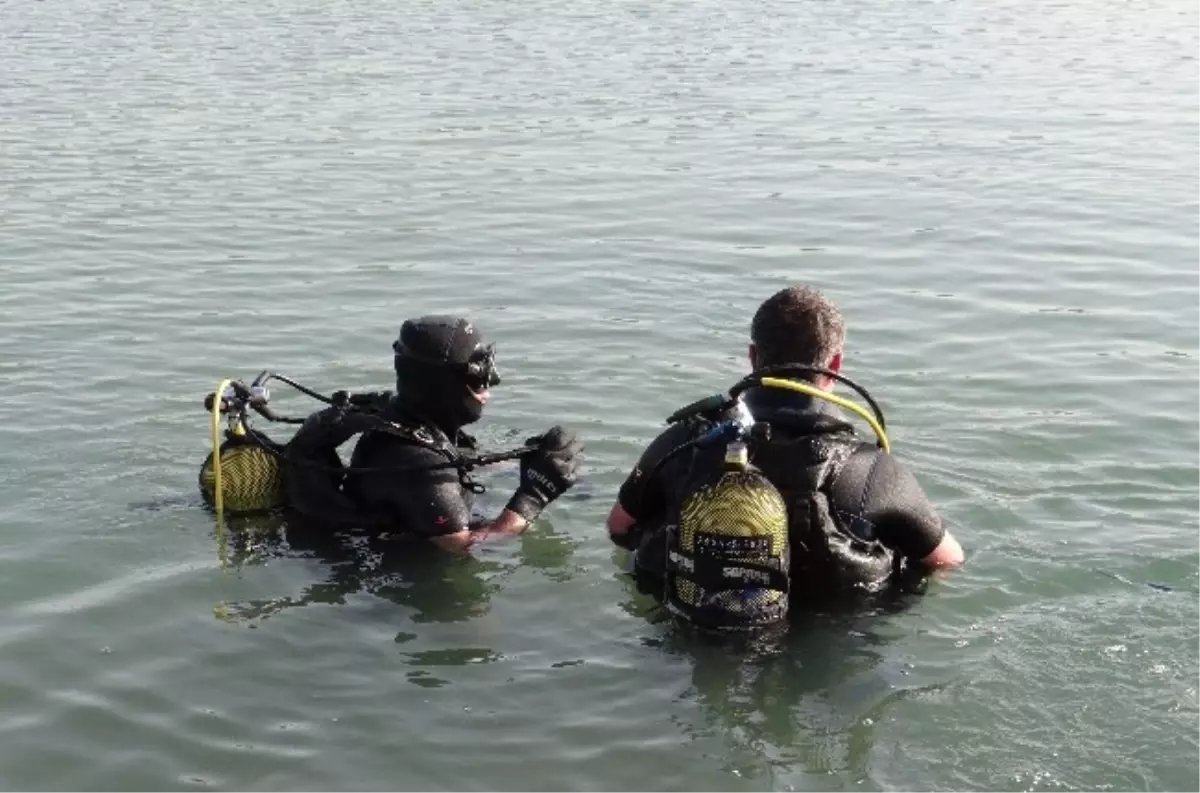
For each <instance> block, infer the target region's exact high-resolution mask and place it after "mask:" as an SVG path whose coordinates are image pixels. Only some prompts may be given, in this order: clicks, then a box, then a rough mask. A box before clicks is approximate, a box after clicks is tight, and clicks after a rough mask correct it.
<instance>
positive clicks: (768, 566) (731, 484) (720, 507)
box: [647, 365, 891, 631]
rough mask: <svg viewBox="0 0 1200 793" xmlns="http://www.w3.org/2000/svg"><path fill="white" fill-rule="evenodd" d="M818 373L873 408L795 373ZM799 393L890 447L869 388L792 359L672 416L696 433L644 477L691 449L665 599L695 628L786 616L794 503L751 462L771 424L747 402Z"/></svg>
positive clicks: (669, 547)
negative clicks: (747, 396) (850, 418)
mask: <svg viewBox="0 0 1200 793" xmlns="http://www.w3.org/2000/svg"><path fill="white" fill-rule="evenodd" d="M813 374H820V375H824V376H827V377H830V378H832V379H835V380H837V381H839V382H843V383H845V384H847V385H848V386H849V387H850V388H852V389H853V390H854V391H856V392H857V393H858V394H859V395H860V396H862V397H863V398H864V399H865V400H866V402H867V403H868V404H869V405H870V408H871V410H870V412H868V410H867V409H865V408H863V407H862V406H860V405H858V404H856V403H854V402H851V401H850V400H847V399H844V398H842V397H839V396H836V395H834V394H832V393H829V392H828V391H825V390H823V389H820V388H817V387H816V386H815V385H812V384H810V383H806V382H798V381H797V380H796V379H792V378H798V377H804V378H806V377H809V376H812V375H813ZM754 387H765V388H778V389H785V390H790V391H797V392H800V393H803V394H806V395H809V396H811V397H813V398H816V399H822V400H825V401H828V402H832V403H834V404H836V405H838V406H839V407H843V408H845V409H847V410H850V411H851V412H853V413H856V414H857V415H858V416H860V417H861V418H863V419H864V420H866V421H867V423H868V424H870V426H871V428H872V429H873V430H874V431H875V434H876V437H877V439H878V445H879V448H880V449H882V450H883V451H884V452H890V449H891V446H890V443H889V441H888V437H887V432H886V429H885V424H884V418H883V413H882V411H880V409H879V406H878V405H877V404H876V403H875V401H874V400H873V399H872V398H871V396H870V394H868V393H867V392H866V391H865V389H863V388H861V387H860V386H858V385H857V384H855V383H853V382H852V381H850V380H849V379H848V378H846V377H844V376H842V375H839V374H837V373H835V372H832V371H829V370H827V369H822V368H819V367H812V366H801V365H790V366H783V367H774V368H770V369H763V370H760V371H757V372H755V373H754V374H752V375H750V376H748V377H746V378H744V379H743V380H741V381H740V382H738V383H737V384H736V385H734V387H733V388H731V389H730V390H729V392H728V393H724V394H717V395H714V396H711V397H708V398H706V399H703V400H700V401H699V402H696V403H693V404H692V405H689V406H687V407H685V408H683V409H681V410H679V411H677V412H676V413H675V414H674V415H672V416H671V417H670V418H668V420H667V421H668V422H669V423H675V422H679V421H692V422H694V423H695V424H696V425H697V427H698V430H697V432H696V434H695V435H694V436H693V438H692V439H691V440H689V441H687V442H685V443H683V444H681V445H680V446H679V447H677V448H675V449H673V450H671V452H669V453H668V454H667V455H666V456H665V457H663V458H662V459H661V460H659V461H658V463H657V464H656V466H655V468H654V469H653V470H652V471H651V472H650V473H649V475H648V476H647V479H651V478H653V476H654V475H655V473H657V471H658V470H660V469H661V467H662V466H663V465H664V464H665V463H666V462H667V460H669V459H671V458H673V457H675V456H676V455H678V454H680V453H682V452H685V451H688V452H690V453H691V461H690V463H689V465H688V466H687V475H686V477H685V478H684V482H683V486H682V492H681V493H680V495H679V497H678V500H677V506H676V508H675V510H674V511H673V513H672V514H671V516H670V517H669V519H668V522H667V526H666V531H665V532H664V535H665V541H666V576H665V592H664V600H665V603H666V605H667V607H668V608H669V609H670V610H671V611H672V612H673V613H675V614H676V615H678V616H680V617H682V618H684V619H686V620H687V621H688V622H689V623H691V624H693V625H696V626H697V627H701V628H707V629H713V630H719V631H746V630H755V629H759V628H764V627H767V626H770V625H772V624H775V623H778V622H782V621H783V620H785V619H786V617H787V614H788V603H789V593H790V591H791V589H792V586H791V545H790V542H791V537H790V526H789V519H788V503H787V501H786V499H785V498H784V496H783V495H782V493H781V492H780V490H779V489H778V488H777V487H776V485H775V484H774V483H773V482H772V481H771V480H770V479H768V478H767V476H766V475H765V474H764V473H763V472H762V471H760V470H759V469H758V468H756V467H755V466H754V465H753V464H752V463H751V461H750V453H749V446H748V441H754V442H757V441H768V440H769V438H770V434H771V428H770V425H769V424H766V423H761V422H758V421H756V420H755V418H754V416H753V415H751V413H750V411H749V409H748V408H747V406H746V405H745V403H744V402H743V401H742V398H741V396H742V394H743V393H744V392H745V391H747V390H748V389H750V388H754Z"/></svg>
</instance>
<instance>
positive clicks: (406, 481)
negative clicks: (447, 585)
mask: <svg viewBox="0 0 1200 793" xmlns="http://www.w3.org/2000/svg"><path fill="white" fill-rule="evenodd" d="M445 460H446V458H445V456H443V455H441V454H439V453H438V452H436V451H434V450H432V449H425V448H422V447H420V446H416V445H412V444H389V445H387V446H386V447H384V448H379V449H376V450H375V452H374V453H373V454H370V455H368V456H367V457H366V459H362V460H357V461H356V462H355V465H362V466H369V467H388V468H391V467H410V466H418V465H422V464H430V463H441V462H445ZM357 492H358V493H359V497H360V500H361V501H362V503H363V505H364V506H365V507H366V509H367V510H368V511H369V512H370V513H371V515H372V516H373V517H374V518H375V519H376V520H377V521H380V522H382V523H384V524H393V523H394V526H395V530H396V531H404V532H407V533H410V534H414V535H417V536H422V537H441V536H443V535H446V534H454V533H456V532H459V531H462V530H463V529H466V528H468V526H469V524H470V522H471V507H470V504H469V503H468V501H467V498H466V494H465V492H464V491H463V488H462V485H461V484H460V483H459V479H458V472H457V471H455V469H453V468H442V469H438V470H432V471H413V472H400V473H377V474H374V473H373V474H363V475H362V481H361V482H360V483H359V485H358V491H357Z"/></svg>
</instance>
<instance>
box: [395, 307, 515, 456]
mask: <svg viewBox="0 0 1200 793" xmlns="http://www.w3.org/2000/svg"><path fill="white" fill-rule="evenodd" d="M392 350H393V351H394V352H395V359H394V360H395V364H396V394H397V395H398V396H399V398H400V399H401V401H403V402H404V403H405V404H406V405H407V406H408V407H410V408H411V409H413V410H414V411H415V412H417V413H418V414H420V415H421V416H423V417H425V418H427V419H429V420H430V421H432V422H434V423H435V424H437V426H438V428H439V429H441V430H442V431H443V432H445V433H446V434H447V435H450V436H451V437H453V436H454V433H455V432H457V431H458V430H459V429H461V428H462V427H464V426H466V425H467V424H470V423H472V422H475V421H478V420H479V417H480V416H481V415H482V414H483V407H484V405H486V404H487V401H488V396H489V391H488V389H489V388H491V387H492V386H494V385H499V383H500V375H499V374H498V373H497V371H496V359H495V354H494V345H491V344H486V343H485V342H484V339H483V336H482V334H480V332H479V330H478V328H476V327H475V326H474V325H473V324H471V322H470V321H469V320H467V319H465V318H462V317H452V316H446V315H440V314H439V315H429V316H424V317H417V318H414V319H409V320H406V321H405V323H404V324H403V325H401V326H400V337H399V338H398V339H396V341H395V342H394V343H393V344H392Z"/></svg>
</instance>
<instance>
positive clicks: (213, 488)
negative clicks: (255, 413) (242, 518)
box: [199, 380, 286, 515]
mask: <svg viewBox="0 0 1200 793" xmlns="http://www.w3.org/2000/svg"><path fill="white" fill-rule="evenodd" d="M266 401H267V390H266V387H265V386H262V385H260V384H259V383H257V382H256V383H255V385H253V386H251V387H249V388H248V387H246V386H245V385H243V384H241V383H240V382H235V381H230V380H225V381H222V383H221V385H220V386H219V387H218V389H217V390H216V391H215V392H213V393H212V394H209V395H208V397H207V398H206V399H205V403H204V406H205V408H206V409H207V410H209V411H210V412H211V413H212V439H213V447H214V448H213V450H212V451H210V452H209V454H208V456H207V457H206V458H205V459H204V462H203V463H202V464H201V465H200V475H199V486H200V495H201V496H202V497H203V499H204V503H206V504H208V505H209V506H210V507H213V508H214V509H216V510H217V511H218V512H227V513H229V514H231V515H256V514H262V513H264V512H270V511H272V510H275V509H279V508H280V507H282V506H283V505H284V503H285V499H286V484H285V481H284V466H283V463H282V460H281V455H282V452H283V448H284V447H283V446H282V445H280V444H278V443H276V442H275V441H273V440H271V438H269V437H268V436H267V435H266V434H265V433H263V432H261V431H259V430H257V429H254V428H251V427H250V426H249V425H248V421H247V412H246V411H247V409H248V408H252V407H253V408H259V409H265V405H266ZM222 414H225V415H226V416H227V421H226V428H225V433H224V441H223V442H220V443H218V439H219V438H220V435H219V433H220V416H221V415H222Z"/></svg>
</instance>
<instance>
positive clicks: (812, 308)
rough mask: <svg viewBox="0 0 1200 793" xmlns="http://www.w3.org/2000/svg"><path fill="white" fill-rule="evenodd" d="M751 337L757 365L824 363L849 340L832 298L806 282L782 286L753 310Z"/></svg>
mask: <svg viewBox="0 0 1200 793" xmlns="http://www.w3.org/2000/svg"><path fill="white" fill-rule="evenodd" d="M750 339H751V341H753V342H754V346H755V347H756V348H757V350H758V365H759V367H763V366H779V365H780V364H786V363H796V364H808V365H810V366H825V365H826V364H828V363H829V359H830V358H832V357H833V356H834V355H836V354H837V353H839V352H842V347H843V345H845V343H846V325H845V323H844V322H843V321H842V314H841V312H840V311H838V310H837V306H835V305H834V304H833V302H832V301H831V300H829V298H827V297H825V296H824V295H822V294H821V293H820V292H818V291H816V290H815V289H811V288H809V287H807V286H793V287H788V288H787V289H781V290H779V291H778V292H776V293H775V294H773V295H771V296H770V297H769V298H767V299H766V301H764V302H763V304H762V305H761V306H759V307H758V311H756V312H755V313H754V321H753V322H752V323H751V325H750Z"/></svg>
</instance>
